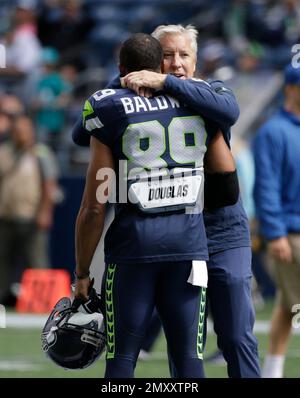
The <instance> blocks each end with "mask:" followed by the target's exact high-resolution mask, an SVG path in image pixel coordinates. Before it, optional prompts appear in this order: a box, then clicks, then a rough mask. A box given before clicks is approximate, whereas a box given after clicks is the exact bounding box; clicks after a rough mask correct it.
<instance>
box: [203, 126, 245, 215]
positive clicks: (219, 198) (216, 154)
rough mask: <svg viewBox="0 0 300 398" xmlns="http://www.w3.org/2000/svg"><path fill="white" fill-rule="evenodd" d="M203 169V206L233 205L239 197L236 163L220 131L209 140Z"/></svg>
mask: <svg viewBox="0 0 300 398" xmlns="http://www.w3.org/2000/svg"><path fill="white" fill-rule="evenodd" d="M204 170H205V185H204V205H205V208H206V209H215V208H219V207H224V206H231V205H234V204H235V203H236V202H237V200H238V197H239V183H238V177H237V172H236V165H235V161H234V158H233V156H232V153H231V152H230V150H229V148H228V146H227V144H226V142H225V140H224V137H223V134H222V132H221V131H218V132H217V133H216V134H215V135H214V136H213V137H212V138H211V140H210V141H209V144H208V148H207V152H206V154H205V158H204Z"/></svg>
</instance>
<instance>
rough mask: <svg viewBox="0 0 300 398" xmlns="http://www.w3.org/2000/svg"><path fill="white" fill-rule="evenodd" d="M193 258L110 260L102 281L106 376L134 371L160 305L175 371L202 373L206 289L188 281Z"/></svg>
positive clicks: (183, 374) (130, 374)
mask: <svg viewBox="0 0 300 398" xmlns="http://www.w3.org/2000/svg"><path fill="white" fill-rule="evenodd" d="M190 271H191V261H187V262H173V263H169V262H162V263H149V264H129V265H125V264H117V265H116V264H109V265H107V266H106V269H105V274H104V277H103V282H102V297H103V298H105V320H106V331H107V355H106V371H105V377H107V378H114V377H122V378H125V377H126V378H128V377H133V376H134V368H135V364H136V360H137V357H138V354H139V351H140V348H141V346H142V343H143V340H144V338H145V334H146V332H147V328H148V326H149V323H150V320H151V316H152V313H153V310H154V308H155V307H156V309H157V311H158V313H159V316H160V319H161V321H162V324H163V328H164V332H165V335H166V339H167V344H168V352H169V353H170V354H171V356H172V358H173V361H174V364H175V366H176V370H177V373H176V376H177V377H193V378H201V377H203V376H204V373H203V361H202V349H203V340H202V339H203V329H204V322H205V296H206V289H205V288H201V287H199V286H193V285H191V284H190V283H188V282H187V279H188V277H189V274H190Z"/></svg>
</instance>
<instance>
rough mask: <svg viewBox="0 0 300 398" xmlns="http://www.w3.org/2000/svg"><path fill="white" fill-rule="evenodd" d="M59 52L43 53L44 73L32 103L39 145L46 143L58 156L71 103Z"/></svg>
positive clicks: (45, 51) (51, 50) (49, 51)
mask: <svg viewBox="0 0 300 398" xmlns="http://www.w3.org/2000/svg"><path fill="white" fill-rule="evenodd" d="M58 60H59V54H58V52H57V51H56V50H55V49H54V48H51V47H46V48H44V49H43V51H42V63H43V69H42V74H41V76H40V79H39V80H38V81H37V83H36V87H35V90H34V96H33V100H32V103H31V106H32V109H33V110H34V111H35V120H36V124H37V134H38V141H39V142H43V143H46V144H47V145H49V146H50V148H51V149H52V150H53V151H55V152H57V151H58V150H59V149H60V148H61V138H62V133H63V128H64V126H65V121H66V109H67V106H68V105H69V103H70V93H71V85H70V83H69V82H68V81H66V80H65V78H64V77H63V76H62V74H61V72H60V71H59V70H58V68H57V63H58Z"/></svg>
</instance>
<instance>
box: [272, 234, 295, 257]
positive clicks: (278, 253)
mask: <svg viewBox="0 0 300 398" xmlns="http://www.w3.org/2000/svg"><path fill="white" fill-rule="evenodd" d="M268 251H269V253H270V254H271V256H272V257H274V258H275V259H276V260H279V261H282V262H284V263H291V262H292V260H293V255H292V249H291V245H290V243H289V241H288V238H287V237H286V236H282V237H281V238H278V239H274V240H271V241H270V242H268Z"/></svg>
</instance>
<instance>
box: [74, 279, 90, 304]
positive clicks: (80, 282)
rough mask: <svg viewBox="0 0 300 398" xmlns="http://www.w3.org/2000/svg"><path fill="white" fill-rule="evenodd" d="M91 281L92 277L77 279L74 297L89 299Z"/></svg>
mask: <svg viewBox="0 0 300 398" xmlns="http://www.w3.org/2000/svg"><path fill="white" fill-rule="evenodd" d="M90 283H91V280H90V278H85V279H76V281H75V292H74V297H75V298H77V299H79V300H83V301H87V300H88V299H89V294H88V292H89V287H90Z"/></svg>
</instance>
